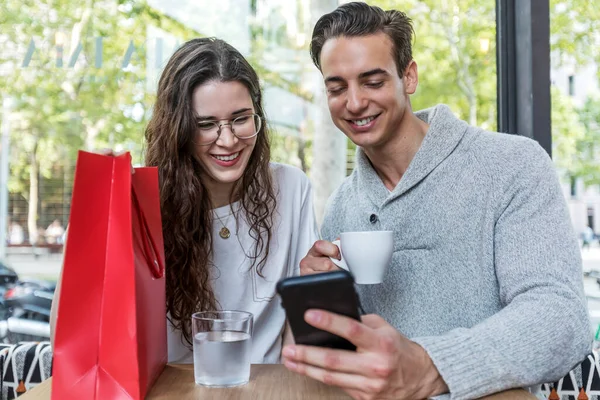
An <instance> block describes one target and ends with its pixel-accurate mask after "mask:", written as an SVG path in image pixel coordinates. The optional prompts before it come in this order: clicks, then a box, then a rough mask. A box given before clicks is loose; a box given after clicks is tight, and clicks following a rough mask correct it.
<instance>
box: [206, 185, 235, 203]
mask: <svg viewBox="0 0 600 400" xmlns="http://www.w3.org/2000/svg"><path fill="white" fill-rule="evenodd" d="M205 186H206V189H207V190H208V193H209V196H210V202H211V203H212V207H213V208H219V207H223V206H226V205H228V204H230V203H231V201H232V200H233V199H232V196H231V193H232V191H233V188H234V186H235V182H232V183H220V182H219V183H217V182H207V183H205Z"/></svg>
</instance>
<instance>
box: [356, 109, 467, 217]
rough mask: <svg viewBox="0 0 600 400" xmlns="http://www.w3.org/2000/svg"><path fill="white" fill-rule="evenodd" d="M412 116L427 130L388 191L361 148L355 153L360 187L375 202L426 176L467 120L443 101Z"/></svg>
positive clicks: (380, 202) (453, 145)
mask: <svg viewBox="0 0 600 400" xmlns="http://www.w3.org/2000/svg"><path fill="white" fill-rule="evenodd" d="M415 115H416V116H417V117H418V118H419V119H421V120H423V121H424V122H426V123H427V124H429V129H428V130H427V133H426V135H425V138H424V139H423V142H422V143H421V147H420V148H419V150H418V151H417V153H416V154H415V156H414V158H413V160H412V161H411V163H410V165H409V166H408V169H407V170H406V172H405V173H404V176H403V177H402V179H400V182H398V185H396V187H395V188H394V190H393V191H392V192H389V191H388V190H387V188H386V187H385V185H384V184H383V182H382V181H381V178H379V175H377V172H376V171H375V170H374V169H373V166H372V165H371V162H370V161H369V159H368V158H367V156H366V154H365V153H364V151H363V150H362V149H361V148H360V147H359V148H358V149H357V152H356V166H357V167H356V170H357V174H358V180H359V183H360V187H361V188H364V190H365V191H366V192H367V194H368V195H369V197H371V200H372V201H373V203H374V204H376V205H378V206H383V205H385V203H387V202H389V201H392V200H393V199H394V198H396V197H398V196H401V195H402V194H404V193H406V192H407V191H408V190H410V189H411V188H412V187H414V186H415V185H417V184H418V183H419V182H421V181H422V180H423V179H425V177H427V175H429V174H430V173H431V172H432V171H433V170H434V169H435V168H436V167H437V166H438V165H439V164H440V163H441V162H442V161H443V160H444V159H445V158H446V157H448V156H449V155H450V154H451V153H452V151H453V150H454V149H455V148H456V146H457V145H458V143H459V142H460V141H461V139H462V137H463V136H464V134H465V132H466V129H467V127H468V126H469V125H468V124H467V123H466V122H464V121H462V120H460V119H458V118H456V116H454V114H453V113H452V110H450V108H449V107H448V106H446V105H444V104H440V105H437V106H435V107H431V108H428V109H425V110H421V111H417V112H416V113H415Z"/></svg>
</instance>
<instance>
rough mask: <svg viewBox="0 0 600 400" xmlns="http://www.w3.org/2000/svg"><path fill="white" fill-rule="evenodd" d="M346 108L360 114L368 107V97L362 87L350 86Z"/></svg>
mask: <svg viewBox="0 0 600 400" xmlns="http://www.w3.org/2000/svg"><path fill="white" fill-rule="evenodd" d="M347 93H348V97H347V100H346V108H347V109H348V111H350V112H351V113H353V114H358V113H360V112H361V111H362V110H364V109H365V108H366V107H367V103H368V102H367V99H366V98H365V96H364V95H363V93H362V90H360V88H349V89H348V92H347Z"/></svg>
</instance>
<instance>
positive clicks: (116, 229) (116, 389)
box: [52, 151, 167, 400]
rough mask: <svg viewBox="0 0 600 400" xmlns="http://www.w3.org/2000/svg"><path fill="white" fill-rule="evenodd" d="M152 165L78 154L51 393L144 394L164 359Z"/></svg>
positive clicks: (105, 398)
mask: <svg viewBox="0 0 600 400" xmlns="http://www.w3.org/2000/svg"><path fill="white" fill-rule="evenodd" d="M163 247H164V245H163V238H162V224H161V215H160V197H159V192H158V173H157V170H156V168H137V169H136V170H135V174H133V175H132V174H131V157H130V155H129V154H124V155H121V156H116V157H113V156H103V155H99V154H92V153H86V152H83V151H80V152H79V157H78V159H77V166H76V170H75V182H74V187H73V196H72V202H71V216H70V220H69V233H68V239H67V245H66V247H65V258H64V266H63V272H62V281H61V291H60V301H59V307H58V316H57V321H56V334H55V340H54V349H53V351H54V361H53V377H52V399H57V400H58V399H60V400H67V399H78V400H80V399H86V400H95V399H98V400H113V399H143V398H144V396H145V395H146V393H147V391H148V389H149V388H150V387H151V386H152V384H153V383H154V381H155V380H156V378H158V376H159V375H160V373H161V371H162V369H163V367H164V365H165V364H166V362H167V331H166V326H167V325H166V305H165V278H164V248H163Z"/></svg>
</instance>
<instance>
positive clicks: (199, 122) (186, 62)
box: [146, 38, 318, 363]
mask: <svg viewBox="0 0 600 400" xmlns="http://www.w3.org/2000/svg"><path fill="white" fill-rule="evenodd" d="M146 144H147V151H146V164H147V165H149V166H156V167H158V170H159V176H160V182H161V183H160V193H161V210H162V218H163V236H164V242H165V257H166V265H167V269H166V271H167V276H166V278H167V282H166V284H167V312H168V320H169V325H170V326H169V327H168V332H167V335H168V348H169V362H192V361H193V357H192V351H191V343H192V333H191V322H190V321H191V315H192V314H193V313H194V312H197V311H204V310H243V311H248V312H251V313H252V314H253V315H254V331H253V338H252V362H253V363H276V362H279V358H280V353H281V345H282V339H283V332H284V327H285V313H284V310H283V309H282V308H281V306H280V304H279V301H278V300H277V299H276V298H274V297H275V285H276V283H277V281H278V280H279V279H281V278H285V277H288V276H291V275H294V274H297V273H298V271H299V263H300V260H301V259H302V257H304V256H305V255H306V253H307V252H308V250H309V249H310V247H311V246H312V244H313V243H314V241H315V240H317V239H318V232H317V228H316V224H315V217H314V214H313V205H312V199H311V196H312V195H311V188H310V183H309V181H308V179H307V177H306V176H305V175H304V173H302V171H300V170H299V169H296V168H293V167H290V166H286V165H282V164H275V163H271V162H270V147H269V135H268V130H267V123H266V120H265V114H264V109H263V105H262V93H261V89H260V86H259V80H258V76H257V75H256V72H255V71H254V69H253V68H252V67H251V66H250V64H249V63H248V62H247V61H246V60H245V59H244V57H243V56H242V55H241V54H240V53H239V52H238V51H237V50H236V49H235V48H233V47H232V46H230V45H229V44H227V43H225V42H224V41H222V40H219V39H214V38H203V39H194V40H191V41H189V42H187V43H185V44H184V45H183V46H181V47H180V48H179V49H178V50H177V51H176V52H175V53H174V54H173V56H172V57H171V59H170V60H169V62H168V63H167V65H166V67H165V69H164V71H163V73H162V76H161V78H160V81H159V84H158V95H157V101H156V105H155V107H154V110H153V114H152V119H151V120H150V123H149V125H148V128H147V130H146Z"/></svg>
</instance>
